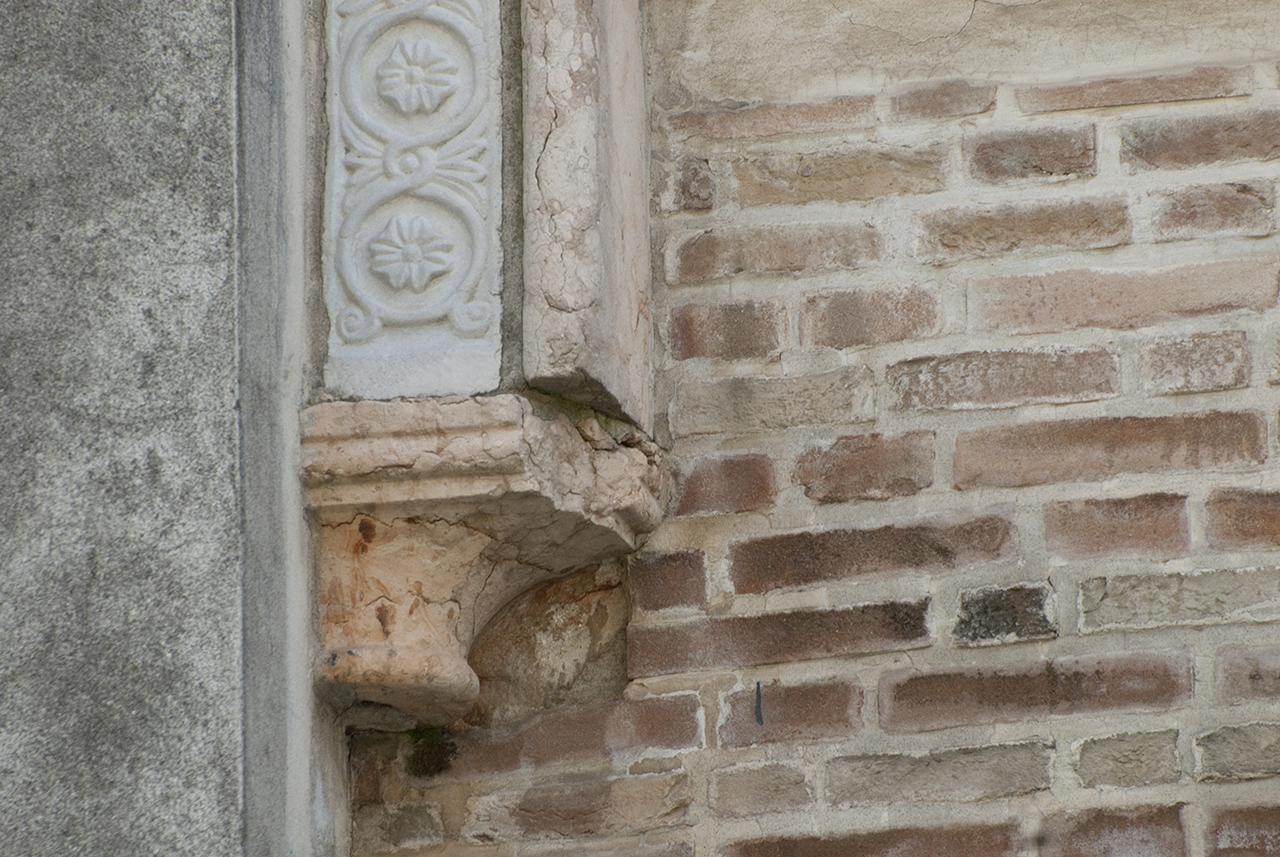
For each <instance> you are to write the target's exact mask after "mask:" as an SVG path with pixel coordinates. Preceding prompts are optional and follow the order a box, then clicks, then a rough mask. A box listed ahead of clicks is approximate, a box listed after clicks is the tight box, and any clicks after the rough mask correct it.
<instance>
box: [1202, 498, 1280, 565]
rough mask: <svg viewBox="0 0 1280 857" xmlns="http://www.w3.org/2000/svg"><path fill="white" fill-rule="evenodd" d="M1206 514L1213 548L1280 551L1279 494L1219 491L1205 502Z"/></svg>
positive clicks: (1207, 527) (1208, 532)
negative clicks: (1272, 549) (1278, 548)
mask: <svg viewBox="0 0 1280 857" xmlns="http://www.w3.org/2000/svg"><path fill="white" fill-rule="evenodd" d="M1204 511H1205V515H1206V517H1207V518H1208V521H1207V524H1206V530H1207V534H1208V536H1209V544H1210V546H1211V547H1215V548H1217V549H1219V550H1235V549H1239V548H1251V547H1252V548H1274V547H1280V491H1261V490H1257V489H1252V488H1219V489H1218V490H1216V491H1214V492H1213V493H1212V494H1210V495H1209V499H1208V500H1206V501H1205V504H1204Z"/></svg>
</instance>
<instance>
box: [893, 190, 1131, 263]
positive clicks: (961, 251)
mask: <svg viewBox="0 0 1280 857" xmlns="http://www.w3.org/2000/svg"><path fill="white" fill-rule="evenodd" d="M919 222H920V233H919V239H918V242H917V246H916V255H917V256H918V257H919V258H920V259H921V261H924V262H931V263H934V264H946V263H948V262H956V261H959V260H960V259H964V258H966V257H974V256H976V257H988V256H999V255H1002V254H1004V253H1012V252H1015V251H1019V250H1036V249H1060V250H1090V249H1099V248H1102V247H1117V246H1119V245H1121V244H1128V243H1129V241H1130V238H1131V237H1132V232H1133V230H1132V225H1131V223H1130V221H1129V209H1128V206H1127V205H1126V203H1125V201H1124V198H1123V197H1119V196H1111V197H1099V198H1095V199H1078V200H1061V201H1055V202H1047V203H1022V204H1016V205H997V206H986V207H974V206H968V207H961V208H949V209H942V210H940V211H933V212H929V213H927V214H922V215H920V218H919Z"/></svg>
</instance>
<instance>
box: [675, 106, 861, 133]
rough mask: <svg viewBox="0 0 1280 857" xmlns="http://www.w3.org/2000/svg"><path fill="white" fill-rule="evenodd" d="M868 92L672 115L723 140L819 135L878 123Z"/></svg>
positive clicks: (684, 127)
mask: <svg viewBox="0 0 1280 857" xmlns="http://www.w3.org/2000/svg"><path fill="white" fill-rule="evenodd" d="M874 107H875V99H874V98H873V97H872V96H869V95H852V96H842V97H840V98H833V99H831V100H830V101H827V102H824V103H821V104H761V105H758V106H756V107H747V108H744V109H742V110H718V111H693V112H689V113H680V114H678V115H676V116H673V117H671V120H670V121H671V126H672V128H674V129H676V130H678V131H685V132H689V133H696V134H703V135H705V136H707V137H713V138H717V139H721V140H735V139H741V138H745V137H776V136H778V135H780V134H820V133H825V132H831V131H847V130H850V129H854V128H869V127H871V126H873V125H875V124H876V117H875V111H874Z"/></svg>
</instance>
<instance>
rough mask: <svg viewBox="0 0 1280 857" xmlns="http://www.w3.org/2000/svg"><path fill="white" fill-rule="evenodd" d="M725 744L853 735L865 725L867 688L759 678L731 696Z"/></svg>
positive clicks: (722, 733) (843, 683)
mask: <svg viewBox="0 0 1280 857" xmlns="http://www.w3.org/2000/svg"><path fill="white" fill-rule="evenodd" d="M724 705H725V707H726V708H727V709H728V714H727V715H726V716H725V719H724V723H723V724H721V726H720V746H722V747H750V746H752V745H754V744H773V743H781V742H787V741H799V742H810V741H824V740H841V739H844V738H848V737H849V736H850V735H853V734H855V733H857V732H859V731H861V729H862V688H861V687H859V686H858V685H856V684H853V683H851V682H848V681H830V682H820V683H813V684H781V683H779V682H776V681H767V682H759V683H758V684H757V686H756V687H754V688H748V689H746V690H739V691H735V692H733V693H731V694H729V695H728V696H726V697H725V700H724Z"/></svg>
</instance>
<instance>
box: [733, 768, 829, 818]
mask: <svg viewBox="0 0 1280 857" xmlns="http://www.w3.org/2000/svg"><path fill="white" fill-rule="evenodd" d="M811 803H813V785H812V784H811V783H809V781H808V779H807V778H806V777H805V773H804V771H802V770H801V769H799V768H797V767H796V766H794V765H785V764H781V763H776V762H775V763H772V764H767V765H760V766H752V767H747V766H736V767H733V768H727V769H724V770H719V771H716V772H715V774H714V775H713V776H712V786H711V808H712V809H713V810H715V812H716V814H717V815H725V816H730V817H736V818H755V817H756V816H759V815H763V814H765V813H769V812H784V811H786V810H794V809H801V808H803V807H806V806H808V805H810V804H811Z"/></svg>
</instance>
